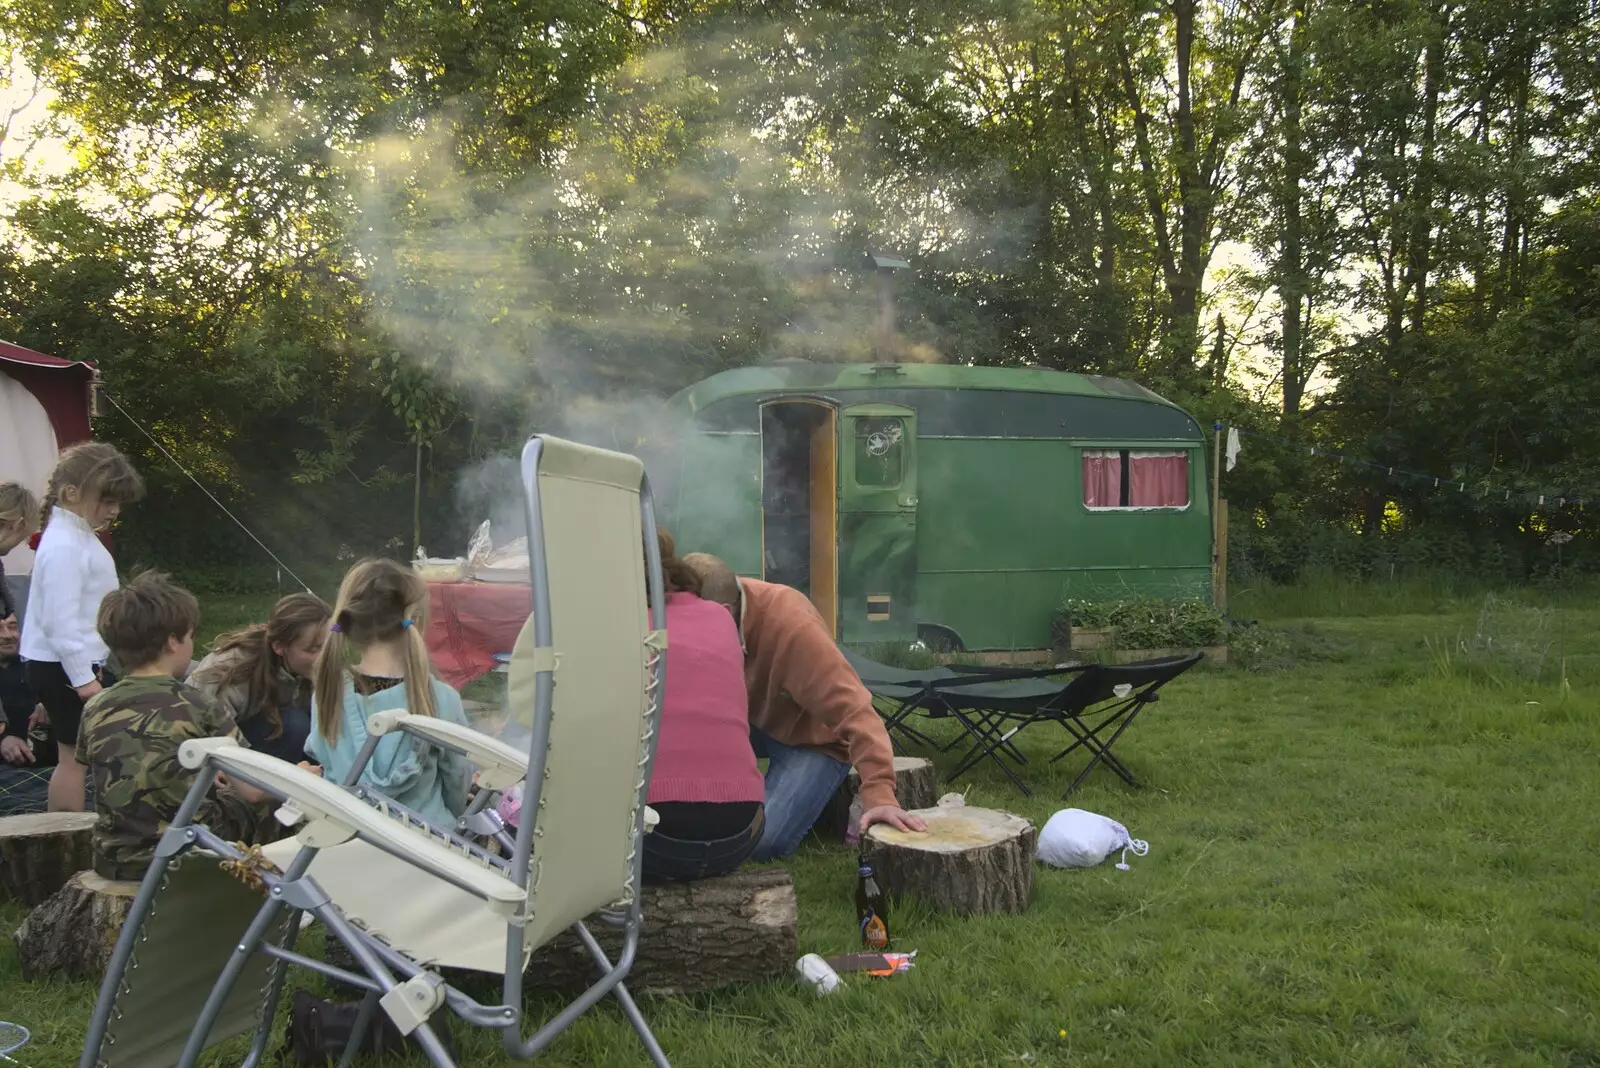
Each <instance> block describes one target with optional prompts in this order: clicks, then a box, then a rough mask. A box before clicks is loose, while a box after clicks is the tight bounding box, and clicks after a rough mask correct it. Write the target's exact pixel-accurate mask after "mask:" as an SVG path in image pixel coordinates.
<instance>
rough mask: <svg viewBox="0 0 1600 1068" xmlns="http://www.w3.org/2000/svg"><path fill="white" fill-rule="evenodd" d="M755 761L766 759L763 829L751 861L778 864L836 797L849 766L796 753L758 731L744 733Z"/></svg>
mask: <svg viewBox="0 0 1600 1068" xmlns="http://www.w3.org/2000/svg"><path fill="white" fill-rule="evenodd" d="M750 746H751V748H753V749H754V750H755V751H756V756H758V757H766V758H767V826H766V828H765V829H764V830H763V831H762V832H761V841H760V842H758V843H756V848H755V852H753V853H751V854H750V859H752V860H758V861H760V860H778V859H780V858H782V857H787V856H789V855H790V854H791V853H793V852H794V851H795V850H796V849H799V848H800V842H801V840H802V839H804V838H805V836H806V834H807V833H808V832H809V831H810V830H811V827H812V825H813V824H815V823H816V822H817V817H818V816H820V815H822V810H823V809H824V808H826V807H827V804H828V801H829V800H830V799H831V798H832V797H833V795H834V794H836V793H838V792H839V787H840V786H841V785H842V784H843V783H844V780H845V776H847V775H849V774H850V765H849V764H846V763H845V762H844V761H842V760H835V759H833V758H832V757H831V756H828V755H827V754H826V753H818V752H816V751H814V750H811V749H796V748H795V747H794V746H790V745H784V744H783V743H782V742H778V741H774V740H773V739H772V738H769V737H768V736H767V735H765V734H763V733H762V732H760V731H758V730H752V731H751V732H750Z"/></svg>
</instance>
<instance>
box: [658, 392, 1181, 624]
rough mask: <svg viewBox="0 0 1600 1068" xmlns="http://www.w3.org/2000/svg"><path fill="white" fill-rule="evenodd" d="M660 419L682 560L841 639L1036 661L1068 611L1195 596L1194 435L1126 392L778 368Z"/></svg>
mask: <svg viewBox="0 0 1600 1068" xmlns="http://www.w3.org/2000/svg"><path fill="white" fill-rule="evenodd" d="M667 404H668V408H669V415H670V417H671V418H670V420H669V421H670V423H671V424H672V425H674V426H675V427H677V429H676V430H675V431H674V433H673V434H672V435H671V440H670V441H660V442H655V443H652V446H651V448H650V449H649V450H648V451H650V452H652V453H653V454H654V458H653V460H652V462H651V467H652V470H653V472H654V477H655V478H656V479H657V481H658V483H659V484H660V486H659V496H660V497H661V501H662V512H663V515H664V517H665V519H666V521H667V523H668V524H669V528H670V529H671V530H673V532H674V534H675V535H676V538H677V543H678V545H679V546H680V550H681V551H684V552H690V551H699V552H711V553H715V554H716V555H718V556H720V557H722V558H723V559H724V560H726V561H727V562H728V563H729V564H730V565H731V566H732V567H733V569H734V570H735V571H737V572H738V573H739V574H740V575H744V576H749V577H755V578H764V579H766V580H767V581H769V582H780V583H784V584H786V585H790V586H793V587H795V588H797V589H799V590H801V591H802V592H804V593H805V594H806V595H807V596H808V597H810V599H811V601H812V603H813V604H814V605H816V607H817V610H818V611H819V612H821V613H822V616H823V618H824V619H825V620H827V622H828V624H829V625H830V626H831V627H832V628H833V633H834V637H835V638H836V639H837V640H839V641H841V642H845V643H849V644H860V643H871V642H880V641H912V640H917V639H921V640H923V641H924V642H927V643H928V644H929V645H930V646H932V647H935V648H941V649H953V650H967V651H973V652H977V651H1006V652H1020V651H1032V650H1039V649H1048V648H1049V647H1050V625H1051V618H1052V615H1053V614H1054V612H1055V611H1056V609H1057V608H1058V607H1059V606H1060V604H1061V602H1062V600H1063V599H1064V598H1067V597H1084V598H1096V599H1113V598H1119V597H1126V596H1130V595H1135V594H1137V595H1146V596H1161V597H1206V596H1209V593H1210V584H1211V518H1210V509H1209V506H1208V502H1207V499H1206V477H1205V466H1206V465H1205V459H1204V456H1205V452H1204V446H1205V442H1204V435H1203V434H1202V432H1201V430H1200V427H1199V425H1198V424H1197V423H1196V422H1195V420H1194V419H1193V418H1192V417H1191V416H1190V415H1189V414H1188V413H1186V412H1184V411H1183V410H1181V409H1180V408H1178V407H1177V406H1176V405H1173V404H1171V403H1169V402H1168V401H1165V400H1163V399H1162V398H1160V397H1158V396H1156V395H1155V394H1154V393H1151V392H1150V391H1149V390H1147V389H1145V388H1143V387H1142V386H1139V385H1136V384H1135V383H1132V382H1126V381H1122V380H1119V379H1113V378H1103V377H1099V376H1095V375H1079V374H1066V373H1062V372H1057V371H1042V370H1032V369H1024V368H1003V367H970V366H965V365H935V364H816V363H809V362H804V361H793V362H779V363H775V364H769V365H765V366H759V367H746V368H740V369H737V370H731V371H725V372H723V373H721V374H717V375H713V376H712V377H710V378H708V379H705V380H704V381H702V382H700V383H698V384H696V385H694V386H691V387H689V388H688V389H686V390H683V391H682V392H680V393H679V394H677V395H676V396H674V397H673V398H671V399H670V400H669V401H668V402H667Z"/></svg>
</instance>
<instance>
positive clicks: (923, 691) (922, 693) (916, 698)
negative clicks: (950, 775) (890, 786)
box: [840, 646, 1076, 757]
mask: <svg viewBox="0 0 1600 1068" xmlns="http://www.w3.org/2000/svg"><path fill="white" fill-rule="evenodd" d="M840 648H841V651H842V652H843V653H844V658H845V660H847V661H848V662H849V664H850V666H851V667H852V668H854V669H855V672H856V674H857V675H858V676H859V677H860V679H861V683H862V685H864V686H865V687H866V688H867V691H868V692H869V693H871V694H872V696H873V697H875V698H878V699H879V700H880V701H882V702H883V703H884V705H886V706H887V707H880V708H879V710H878V712H879V715H881V716H882V717H883V722H884V727H885V728H886V729H887V730H888V732H889V738H890V741H891V742H893V743H894V744H895V746H896V748H901V743H902V742H903V741H911V742H914V743H916V744H917V745H921V746H924V747H927V748H929V749H939V750H941V751H945V752H948V751H949V750H951V749H953V748H955V747H956V746H957V745H959V744H960V743H961V741H962V739H963V738H965V737H966V736H967V727H966V725H965V724H963V733H962V734H961V735H960V736H958V737H957V738H955V739H954V740H953V741H949V742H946V743H944V744H943V745H940V744H938V743H937V742H935V741H934V740H933V739H931V738H929V737H928V736H927V735H925V734H923V733H922V732H921V731H919V730H917V729H916V728H915V727H913V726H911V723H910V720H911V717H912V716H913V715H917V714H921V715H924V716H927V717H928V718H930V719H942V718H945V717H946V716H952V717H953V718H955V719H956V720H957V722H961V715H960V714H959V712H957V711H955V710H952V709H951V708H949V707H948V706H947V705H946V704H945V702H944V701H942V700H941V699H940V697H939V694H940V692H941V691H943V690H945V689H949V688H952V687H960V686H966V685H975V684H987V683H996V682H1020V681H1023V680H1034V679H1042V678H1047V677H1050V676H1054V675H1059V674H1060V673H1061V672H1063V671H1073V670H1076V665H1066V664H1063V665H1057V666H1055V667H1050V668H1015V667H1002V666H996V667H987V666H981V665H972V664H962V665H956V666H953V667H946V666H937V665H936V666H934V667H926V668H897V667H890V666H889V665H887V664H880V663H878V662H877V661H876V660H873V659H871V658H869V657H866V656H863V655H862V654H861V653H859V652H856V651H855V650H852V649H847V648H844V647H842V646H841V647H840ZM1017 756H1018V757H1020V756H1021V754H1020V753H1019V754H1017Z"/></svg>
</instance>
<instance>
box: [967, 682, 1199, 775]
mask: <svg viewBox="0 0 1600 1068" xmlns="http://www.w3.org/2000/svg"><path fill="white" fill-rule="evenodd" d="M1204 656H1205V654H1204V653H1198V652H1196V653H1191V654H1189V655H1187V656H1173V657H1165V658H1162V659H1159V660H1145V661H1140V662H1138V663H1134V664H1090V665H1086V666H1084V667H1081V668H1079V669H1078V670H1077V672H1076V674H1075V676H1074V677H1073V678H1072V679H1070V680H1067V681H1062V682H1045V681H1043V680H1033V681H1022V682H997V683H978V684H969V685H964V686H953V687H939V688H938V689H937V690H936V691H935V693H936V697H937V699H938V700H939V701H940V702H942V703H943V704H944V705H945V707H946V709H947V710H949V711H950V712H951V713H952V714H957V713H958V712H959V714H960V715H961V716H962V717H963V722H965V723H969V724H971V725H972V726H971V728H970V729H969V734H971V735H972V736H973V738H974V739H975V741H974V745H973V747H972V748H971V749H970V750H968V752H967V754H966V755H965V756H964V757H962V759H961V761H960V762H959V763H958V764H957V765H956V767H955V768H954V769H953V770H952V771H951V772H950V775H949V778H951V779H954V778H956V777H957V776H959V775H961V774H963V773H964V772H966V771H969V770H971V769H972V768H973V767H975V766H977V764H978V763H980V762H981V761H983V760H992V761H994V762H995V763H996V764H997V765H998V766H999V767H1000V770H1001V771H1003V772H1005V774H1006V775H1007V777H1009V778H1010V779H1011V781H1012V782H1014V783H1016V784H1017V785H1018V786H1019V787H1021V788H1022V790H1023V792H1024V793H1028V794H1031V793H1032V791H1031V790H1029V789H1028V786H1027V784H1026V783H1024V782H1023V781H1022V780H1021V778H1019V777H1018V776H1017V774H1016V773H1015V772H1014V771H1012V769H1011V767H1010V766H1009V765H1008V764H1007V763H1006V757H1007V755H1009V753H1013V752H1015V750H1014V748H1012V749H1008V747H1009V746H1010V743H1011V739H1012V738H1013V737H1015V736H1016V734H1017V732H1019V731H1021V730H1022V729H1024V728H1025V727H1028V726H1031V725H1032V724H1034V723H1040V722H1055V723H1059V724H1061V726H1062V727H1063V728H1064V729H1065V730H1066V731H1067V733H1068V734H1070V735H1072V737H1073V742H1072V744H1071V745H1069V746H1067V748H1065V749H1063V750H1062V751H1061V752H1059V753H1057V754H1056V755H1055V756H1053V757H1051V758H1050V763H1052V764H1054V763H1055V762H1056V761H1058V760H1061V759H1062V758H1063V757H1065V756H1067V755H1068V754H1070V753H1072V752H1074V751H1075V750H1077V749H1080V748H1083V749H1087V750H1089V753H1090V757H1089V763H1088V764H1086V765H1085V766H1084V768H1083V770H1082V771H1080V772H1078V776H1077V778H1075V779H1073V780H1072V785H1071V786H1069V787H1067V789H1066V792H1065V793H1063V794H1062V795H1061V796H1062V797H1063V798H1066V797H1069V796H1071V794H1072V793H1073V791H1075V790H1077V788H1078V787H1079V786H1080V785H1082V783H1083V781H1084V780H1085V779H1087V778H1088V777H1089V773H1090V772H1091V771H1093V770H1094V768H1095V765H1097V764H1100V763H1104V764H1105V765H1106V766H1107V767H1109V768H1110V769H1111V770H1112V771H1114V772H1116V773H1117V774H1118V775H1119V776H1121V777H1122V779H1123V781H1124V782H1126V783H1127V784H1128V785H1129V786H1138V785H1139V781H1138V780H1137V779H1136V778H1134V775H1133V772H1131V771H1129V770H1128V767H1127V765H1126V764H1124V763H1123V762H1122V761H1121V760H1118V759H1117V757H1116V756H1115V755H1114V754H1113V753H1112V752H1111V747H1112V746H1113V745H1115V744H1116V741H1117V739H1118V738H1120V737H1122V733H1123V732H1124V731H1126V730H1127V729H1128V728H1129V727H1130V726H1132V725H1133V721H1134V719H1135V718H1136V717H1137V716H1138V715H1139V713H1140V711H1142V710H1143V709H1144V707H1145V706H1146V705H1148V704H1152V703H1154V702H1155V701H1156V700H1158V699H1159V697H1160V690H1161V688H1162V687H1163V686H1165V685H1166V684H1167V683H1169V682H1171V681H1172V680H1173V679H1175V678H1177V677H1178V676H1179V675H1181V674H1183V673H1184V672H1185V671H1188V670H1189V669H1190V668H1191V667H1193V666H1194V665H1196V664H1198V663H1199V662H1200V660H1201V659H1202V658H1203V657H1204ZM1107 732H1110V735H1109V737H1107V736H1106V734H1107Z"/></svg>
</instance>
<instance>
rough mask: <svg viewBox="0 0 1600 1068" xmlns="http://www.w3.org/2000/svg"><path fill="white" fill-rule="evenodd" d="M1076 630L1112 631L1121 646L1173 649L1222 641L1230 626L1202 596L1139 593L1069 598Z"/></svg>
mask: <svg viewBox="0 0 1600 1068" xmlns="http://www.w3.org/2000/svg"><path fill="white" fill-rule="evenodd" d="M1061 613H1062V614H1063V615H1065V616H1066V618H1067V619H1068V621H1069V622H1070V623H1071V626H1072V628H1073V629H1074V630H1103V631H1110V632H1111V641H1112V645H1113V647H1115V648H1118V649H1170V648H1191V647H1197V646H1207V645H1221V644H1223V643H1224V642H1226V641H1227V637H1228V626H1227V622H1226V621H1225V620H1224V619H1223V618H1222V613H1220V612H1218V611H1217V610H1216V609H1215V608H1213V607H1211V605H1209V604H1207V603H1206V602H1205V601H1202V600H1198V599H1192V598H1191V599H1183V600H1165V599H1162V598H1157V597H1135V598H1129V599H1126V600H1120V601H1091V600H1086V599H1082V598H1069V599H1068V600H1066V601H1065V602H1064V603H1063V604H1062V606H1061Z"/></svg>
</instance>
